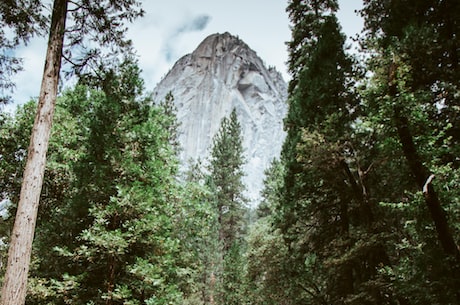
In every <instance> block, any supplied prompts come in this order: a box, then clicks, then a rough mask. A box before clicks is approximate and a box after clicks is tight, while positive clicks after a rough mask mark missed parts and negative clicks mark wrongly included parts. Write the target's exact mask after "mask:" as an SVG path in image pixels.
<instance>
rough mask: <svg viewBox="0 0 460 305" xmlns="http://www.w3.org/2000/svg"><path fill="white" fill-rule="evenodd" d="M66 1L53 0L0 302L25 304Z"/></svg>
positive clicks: (14, 304) (55, 91)
mask: <svg viewBox="0 0 460 305" xmlns="http://www.w3.org/2000/svg"><path fill="white" fill-rule="evenodd" d="M67 2H68V0H55V1H54V5H53V14H52V19H51V27H50V34H49V39H48V49H47V53H46V61H45V68H44V71H43V78H42V84H41V89H40V97H39V102H38V108H37V114H36V116H35V122H34V126H33V129H32V135H31V138H30V144H29V150H28V156H27V163H26V167H25V170H24V174H23V182H22V186H21V193H20V199H19V203H18V209H17V213H16V218H15V222H14V227H13V233H12V236H11V242H10V248H9V252H8V265H7V269H6V273H5V280H4V283H3V287H2V295H1V303H0V304H2V305H19V304H24V303H25V298H26V292H27V275H28V272H29V264H30V257H31V252H32V242H33V237H34V231H35V223H36V220H37V212H38V204H39V199H40V193H41V189H42V184H43V178H44V173H45V163H46V152H47V150H48V143H49V137H50V132H51V125H52V120H53V115H54V107H55V102H56V96H57V88H58V82H59V72H60V69H61V58H62V48H63V41H64V31H65V20H66V14H67Z"/></svg>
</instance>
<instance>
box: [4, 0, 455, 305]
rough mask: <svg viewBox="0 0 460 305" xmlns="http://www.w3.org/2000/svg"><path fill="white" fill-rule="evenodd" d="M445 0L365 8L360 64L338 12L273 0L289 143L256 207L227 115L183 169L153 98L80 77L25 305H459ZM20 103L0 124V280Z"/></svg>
mask: <svg viewBox="0 0 460 305" xmlns="http://www.w3.org/2000/svg"><path fill="white" fill-rule="evenodd" d="M457 2H458V1H454V0H446V1H417V0H404V1H400V0H388V1H377V0H365V1H364V2H363V3H364V6H363V9H362V10H361V11H360V14H361V15H362V17H363V18H364V21H365V28H364V32H363V34H362V35H361V37H360V38H359V43H360V45H361V52H363V53H365V57H364V58H365V61H362V62H359V61H358V59H357V58H358V57H353V56H352V55H350V53H349V52H348V50H347V48H346V39H345V37H344V35H343V34H342V32H341V27H340V24H339V22H338V20H337V17H336V12H337V10H338V9H339V8H338V1H334V0H290V1H288V5H287V12H288V14H289V17H290V20H291V25H292V39H291V41H289V42H288V44H287V45H288V50H289V60H288V65H289V70H290V72H291V76H292V79H291V81H290V83H289V89H288V90H289V92H288V93H289V97H288V100H287V103H288V106H289V112H288V114H287V117H286V119H285V130H286V133H287V136H286V140H285V143H284V145H283V149H282V154H281V156H280V158H279V159H277V160H274V161H273V162H272V164H271V166H270V167H269V168H268V169H267V170H266V177H265V183H264V184H265V187H264V189H263V190H262V192H261V196H262V200H261V202H260V203H259V205H258V206H257V207H256V208H255V209H254V210H249V209H248V207H247V206H246V199H245V197H244V192H245V186H244V184H243V182H242V177H243V175H244V172H243V164H244V162H245V160H244V151H243V147H242V140H243V139H242V135H241V126H240V123H239V122H238V117H237V112H236V110H234V111H232V113H231V114H230V115H229V116H228V117H225V118H224V119H223V120H222V122H221V126H220V129H219V131H218V132H217V134H216V135H215V136H214V140H213V145H212V147H210V158H209V160H205V161H204V162H201V161H199V160H198V161H197V163H195V164H194V165H191V166H190V167H189V169H188V172H186V173H185V174H184V173H181V172H180V171H179V164H178V162H177V156H178V154H179V152H180V149H181V147H180V143H179V142H178V141H177V134H178V127H179V124H180V123H179V122H178V121H177V118H176V117H175V111H176V109H175V105H174V97H173V96H172V94H168V95H167V96H165V97H164V100H162V101H155V103H154V102H153V101H151V100H150V99H149V97H148V96H147V95H145V94H144V91H143V89H144V88H143V81H142V80H141V78H140V76H139V74H140V71H139V67H138V66H137V64H136V62H135V60H133V59H132V58H129V57H128V58H126V59H125V60H124V61H123V62H121V63H116V64H115V62H114V63H112V64H111V65H110V66H106V67H105V68H104V65H102V66H101V67H100V68H99V70H98V72H97V73H93V74H91V75H83V74H81V75H80V79H79V82H78V84H77V85H76V86H75V87H74V88H72V89H69V90H67V91H65V92H64V93H63V94H62V96H61V97H60V99H59V102H58V104H57V109H56V120H55V121H56V123H55V124H54V126H53V135H52V141H51V143H50V149H49V153H48V163H47V167H46V175H45V177H46V179H45V183H44V187H43V192H42V198H41V201H40V202H41V204H40V211H39V221H38V227H37V230H36V238H35V241H34V248H33V262H32V267H31V275H30V281H29V290H28V298H27V304H184V305H199V304H211V305H214V304H215V305H231V304H235V305H236V304H251V305H272V304H273V305H275V304H283V305H297V304H313V305H314V304H321V305H326V304H327V305H330V304H334V305H335V304H340V305H342V304H356V305H362V304H388V305H390V304H395V305H407V304H414V305H415V304H436V305H450V304H452V305H454V304H459V302H460V293H459V291H458V287H460V276H459V274H460V254H459V247H458V245H459V240H460V222H459V219H460V200H459V198H460V159H459V155H460V132H459V130H460V120H459V116H458V115H459V113H460V112H459V111H460V91H459V86H460V85H459V79H460V77H459V76H460V75H459V71H460V70H459V69H458V64H459V63H458V61H459V55H460V54H459V53H460V51H459V50H460V47H459V46H460V42H459V39H460V38H459V35H460V23H459V22H458V20H460V4H459V3H457ZM24 3H25V2H24ZM104 3H106V4H107V3H112V2H104ZM1 10H4V7H3V6H2V5H0V12H1V13H2V14H3V16H5V17H4V18H7V17H8V16H9V15H8V14H6V13H5V12H3V11H1ZM14 13H15V12H14V11H12V12H11V14H14ZM32 17H33V16H31V18H32ZM75 17H80V18H81V17H82V16H79V15H78V16H75ZM114 18H115V17H114ZM78 20H82V19H78ZM113 20H115V19H113ZM113 20H112V21H113ZM6 21H7V19H0V23H1V22H3V23H5V22H6ZM108 21H110V20H108ZM37 22H38V21H37ZM37 25H38V24H37ZM36 30H38V28H27V31H26V32H25V36H24V37H20V36H18V39H20V40H21V39H23V40H24V39H25V40H27V38H28V37H30V35H32V34H34V33H35V32H34V31H36ZM1 35H2V33H0V38H1V37H2V36H1ZM74 38H76V37H74ZM11 46H14V45H13V44H11ZM0 47H2V46H1V45H0ZM80 72H82V71H80ZM363 72H364V73H363ZM1 76H2V74H0V77H1ZM0 81H2V80H1V79H0ZM0 87H1V84H0ZM34 107H35V105H34V102H30V103H28V104H25V105H23V106H21V107H20V108H19V109H18V111H17V112H16V114H15V115H14V116H10V115H8V114H6V113H0V176H1V179H0V201H1V202H2V203H1V207H2V217H1V218H0V238H1V242H0V253H1V254H2V256H1V260H0V270H1V271H2V273H1V274H3V272H4V269H5V268H4V267H5V266H4V265H5V263H6V260H5V259H4V257H5V254H6V252H5V251H6V249H7V246H8V240H9V234H10V229H11V220H12V217H11V216H10V217H8V215H14V210H15V206H14V204H12V203H14V202H16V201H17V198H18V196H19V187H20V184H21V178H20V177H21V173H22V170H23V167H24V161H25V157H26V155H25V154H26V149H27V145H28V143H27V139H28V137H29V134H30V128H31V126H32V124H33V121H32V113H33V111H34ZM8 203H9V208H8V210H9V211H8V213H6V210H7V209H6V208H5V207H6V206H8ZM248 219H250V220H251V221H248ZM0 280H1V277H0Z"/></svg>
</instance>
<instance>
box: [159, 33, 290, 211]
mask: <svg viewBox="0 0 460 305" xmlns="http://www.w3.org/2000/svg"><path fill="white" fill-rule="evenodd" d="M168 92H172V94H173V96H174V102H175V105H176V107H177V109H178V113H177V116H178V120H179V122H180V123H181V126H180V130H179V142H180V143H181V145H182V151H181V154H180V159H181V162H182V164H184V166H186V165H187V164H188V162H189V161H190V160H191V159H192V160H197V159H198V158H200V159H201V160H205V159H206V157H207V156H208V153H209V151H210V146H211V144H212V138H213V136H214V135H215V134H216V132H217V130H218V129H219V126H220V122H221V119H222V118H223V117H224V116H228V115H229V114H230V112H231V111H232V109H233V108H235V109H236V112H237V115H238V119H239V121H240V123H241V126H242V135H243V147H244V149H245V160H246V165H245V173H246V176H245V178H244V182H245V184H246V187H247V190H248V192H247V195H248V197H249V198H250V200H251V201H252V202H257V200H258V199H259V198H260V195H259V192H260V190H261V189H262V186H263V179H264V170H265V169H266V168H267V167H268V165H269V164H270V162H271V160H272V159H273V158H275V157H278V156H279V154H280V151H281V145H282V143H283V141H284V138H285V133H284V131H283V118H284V117H285V115H286V112H287V106H286V102H285V101H286V96H287V85H286V82H285V81H284V80H283V78H282V76H281V74H280V73H279V72H277V71H276V70H275V69H274V68H267V67H266V66H265V64H264V62H263V61H262V60H261V59H260V58H259V57H258V56H257V54H256V52H255V51H253V50H252V49H250V48H249V47H248V45H246V44H245V43H244V42H243V41H242V40H240V39H239V38H237V37H235V36H232V35H231V34H229V33H224V34H213V35H211V36H209V37H207V38H206V39H205V40H204V41H203V42H202V43H201V44H200V45H199V46H198V47H197V49H196V50H195V51H194V52H192V53H191V54H188V55H185V56H184V57H182V58H181V59H179V60H178V61H177V62H176V63H175V65H174V66H173V68H172V69H171V70H170V71H169V72H168V73H167V75H166V76H165V77H164V78H163V79H162V81H161V82H160V83H159V84H158V85H157V87H156V88H155V90H154V93H153V95H154V100H155V101H161V100H162V99H164V97H165V95H166V94H167V93H168Z"/></svg>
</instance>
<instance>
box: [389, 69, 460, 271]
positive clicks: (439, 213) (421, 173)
mask: <svg viewBox="0 0 460 305" xmlns="http://www.w3.org/2000/svg"><path fill="white" fill-rule="evenodd" d="M396 70H397V65H396V64H395V63H394V62H393V63H392V65H391V66H390V73H389V82H388V84H389V88H388V91H389V94H390V96H391V97H396V95H397V93H398V92H397V90H398V89H397V87H396ZM394 119H395V123H396V129H397V131H398V136H399V141H400V142H401V145H402V150H403V152H404V156H405V157H406V160H407V163H408V165H409V169H410V170H411V172H412V175H413V176H414V178H415V181H416V183H417V185H418V186H419V187H420V189H423V193H424V196H425V203H426V205H427V207H428V210H429V212H430V214H431V218H432V219H433V222H434V225H435V228H436V232H437V234H438V240H439V242H440V243H441V246H442V248H443V250H444V252H445V253H446V254H447V255H448V256H451V257H453V258H454V259H455V261H456V265H457V266H458V265H460V251H459V249H458V247H457V244H456V242H455V239H454V237H453V235H452V232H451V230H450V228H449V223H448V222H447V218H446V214H445V211H444V210H443V208H442V206H441V202H440V201H439V197H438V195H437V193H436V192H435V190H434V188H433V186H432V185H431V180H432V178H433V177H432V175H431V173H430V172H429V170H428V169H427V168H426V167H425V165H423V162H422V160H421V158H420V155H419V154H418V152H417V148H416V147H415V143H414V139H413V137H412V133H411V131H410V129H409V120H408V119H407V117H406V116H404V115H403V114H402V109H401V106H395V109H394ZM455 269H457V268H455ZM453 271H454V274H455V273H456V272H455V270H453Z"/></svg>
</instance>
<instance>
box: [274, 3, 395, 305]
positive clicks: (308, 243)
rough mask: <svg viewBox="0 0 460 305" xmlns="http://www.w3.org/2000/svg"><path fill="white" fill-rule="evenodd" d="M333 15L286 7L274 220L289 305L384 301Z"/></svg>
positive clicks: (329, 9)
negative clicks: (285, 95)
mask: <svg viewBox="0 0 460 305" xmlns="http://www.w3.org/2000/svg"><path fill="white" fill-rule="evenodd" d="M337 8H338V7H337V2H336V1H291V2H290V4H289V6H288V12H289V15H290V17H291V20H292V22H293V24H294V26H293V28H292V37H293V38H292V41H291V42H290V43H289V50H290V59H289V64H290V70H291V73H292V75H293V79H292V81H291V82H290V84H289V99H288V102H289V112H288V115H287V118H286V120H285V126H286V128H287V138H286V141H285V143H284V146H283V151H282V161H283V162H284V164H285V167H286V172H285V176H284V185H283V188H282V198H281V201H280V203H279V204H278V207H277V210H278V214H279V216H278V217H277V218H278V220H277V221H278V226H279V227H280V228H281V229H282V233H283V236H284V238H285V240H286V243H287V245H288V247H289V250H290V252H291V253H292V254H291V256H290V257H289V260H290V264H289V265H290V266H292V269H290V271H288V272H289V273H290V275H291V276H292V277H293V278H296V279H297V283H298V284H297V287H293V289H294V291H296V293H294V294H293V295H296V300H295V302H311V303H313V304H324V303H332V304H341V303H344V302H356V303H361V304H366V303H369V304H370V303H372V304H383V303H385V302H387V300H386V298H387V297H386V294H387V292H384V289H385V288H384V287H385V284H384V283H385V281H383V280H381V278H380V276H379V274H378V270H379V268H380V266H384V265H387V264H388V263H389V260H388V255H387V254H386V251H385V248H384V244H383V243H382V241H383V239H382V237H377V235H374V234H373V230H374V229H373V228H375V227H378V224H376V222H375V221H376V217H375V214H376V203H375V202H373V201H372V200H370V198H369V192H370V190H369V189H368V186H367V180H368V178H369V177H368V175H367V172H369V171H370V170H368V169H370V168H372V166H370V164H372V160H371V159H368V158H367V157H368V155H367V153H363V151H362V150H361V148H362V146H363V145H364V143H363V142H362V139H361V138H360V137H356V136H355V135H354V128H355V124H356V122H357V121H356V116H357V115H358V114H359V113H358V110H359V108H358V106H359V103H358V99H357V97H356V95H355V93H354V82H353V81H354V77H355V71H354V70H353V60H352V58H351V57H350V56H349V55H347V54H346V52H345V49H344V43H345V37H344V36H343V35H342V34H341V32H340V26H339V24H338V21H337V18H336V16H335V11H336V9H337ZM379 230H381V229H379ZM390 303H391V301H390Z"/></svg>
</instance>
